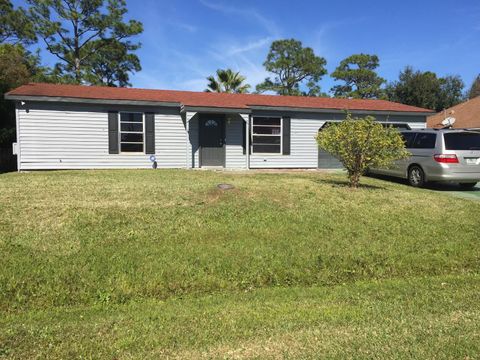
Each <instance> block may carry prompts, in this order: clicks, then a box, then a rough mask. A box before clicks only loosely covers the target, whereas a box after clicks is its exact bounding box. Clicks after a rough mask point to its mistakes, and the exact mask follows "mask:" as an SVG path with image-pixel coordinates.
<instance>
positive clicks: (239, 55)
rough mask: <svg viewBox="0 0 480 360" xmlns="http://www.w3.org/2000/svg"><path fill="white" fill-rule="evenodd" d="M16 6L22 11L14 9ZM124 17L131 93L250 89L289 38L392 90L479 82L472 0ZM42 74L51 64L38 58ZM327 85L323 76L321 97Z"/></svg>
mask: <svg viewBox="0 0 480 360" xmlns="http://www.w3.org/2000/svg"><path fill="white" fill-rule="evenodd" d="M14 3H15V4H17V5H23V4H24V2H23V1H14ZM127 5H128V8H129V13H128V17H130V18H135V19H137V20H140V21H141V22H143V24H144V32H143V34H142V35H140V36H138V41H140V42H141V43H142V48H141V50H139V51H138V55H139V57H140V59H141V63H142V67H143V70H142V71H141V72H139V73H137V74H135V75H133V76H132V77H131V82H132V84H133V86H134V87H143V88H161V89H180V90H203V89H204V88H205V86H206V83H207V82H206V80H205V77H207V76H208V75H210V74H212V73H214V71H215V70H216V69H217V68H226V67H231V68H233V69H235V70H237V71H240V72H241V73H242V74H244V75H245V76H246V77H247V80H248V82H249V83H250V84H252V85H256V84H257V83H259V82H261V81H262V80H263V79H264V78H265V77H266V76H267V75H268V74H267V73H266V72H265V70H264V68H263V66H262V63H263V61H264V60H265V57H266V54H267V52H268V49H269V45H270V43H271V42H272V41H273V40H276V39H283V38H295V39H298V40H301V41H302V42H303V44H304V45H305V46H310V47H312V48H313V49H314V51H315V52H316V54H317V55H320V56H323V57H325V58H326V60H327V69H328V71H329V72H332V71H333V70H334V69H335V67H336V66H337V65H338V63H339V61H340V60H341V59H343V58H345V57H347V56H349V55H351V54H354V53H359V52H364V53H370V54H377V55H378V56H379V57H380V68H379V70H378V72H379V74H380V75H381V76H383V77H384V78H386V79H388V80H394V79H396V78H397V77H398V73H399V71H400V70H401V69H403V68H404V67H405V66H406V65H412V66H413V67H414V68H416V69H420V70H431V71H434V72H436V73H437V74H439V75H440V76H444V75H447V74H458V75H460V76H461V77H462V78H463V80H464V81H465V83H466V85H467V86H469V85H470V84H471V82H472V81H473V79H474V77H475V76H476V75H477V74H478V73H480V1H479V0H436V1H434V0H416V1H413V0H403V1H388V0H370V1H369V0H364V1H354V0H344V1H324V0H317V1H301V0H299V1H296V2H294V1H283V0H282V1H280V0H266V1H259V0H257V1H253V0H243V1H233V0H232V1H221V0H182V1H180V0H170V1H163V0H145V1H144V0H136V1H135V0H127ZM44 61H45V62H48V63H50V64H53V63H54V62H55V59H54V58H52V57H50V56H48V55H47V54H44ZM333 85H334V83H333V80H332V79H331V78H330V77H329V76H325V77H324V78H323V79H322V81H321V86H322V90H324V91H328V90H330V88H331V87H332V86H333Z"/></svg>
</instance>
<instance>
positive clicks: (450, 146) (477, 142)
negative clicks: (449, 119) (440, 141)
mask: <svg viewBox="0 0 480 360" xmlns="http://www.w3.org/2000/svg"><path fill="white" fill-rule="evenodd" d="M443 137H444V139H445V148H446V149H447V150H480V133H477V132H459V133H446V134H443Z"/></svg>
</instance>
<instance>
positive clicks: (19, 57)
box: [0, 43, 56, 147]
mask: <svg viewBox="0 0 480 360" xmlns="http://www.w3.org/2000/svg"><path fill="white" fill-rule="evenodd" d="M55 80H56V77H55V74H54V73H52V71H51V70H50V69H48V68H46V67H43V66H41V65H40V57H39V55H38V53H37V54H32V53H30V52H28V51H26V50H25V48H24V47H23V46H22V45H20V44H16V45H14V44H8V43H7V44H1V45H0V94H1V96H0V147H10V146H11V143H12V142H14V141H15V106H14V103H13V102H11V101H7V100H5V99H4V97H3V94H5V93H6V92H8V91H10V90H12V89H14V88H16V87H18V86H20V85H23V84H26V83H28V82H30V81H43V82H50V81H55Z"/></svg>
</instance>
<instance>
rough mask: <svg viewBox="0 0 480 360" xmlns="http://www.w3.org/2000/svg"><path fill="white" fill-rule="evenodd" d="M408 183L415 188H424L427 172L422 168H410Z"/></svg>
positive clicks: (413, 166)
mask: <svg viewBox="0 0 480 360" xmlns="http://www.w3.org/2000/svg"><path fill="white" fill-rule="evenodd" d="M408 183H409V184H410V185H411V186H413V187H423V186H424V185H425V183H426V181H425V172H424V171H423V169H422V168H421V167H420V166H418V165H412V166H410V168H409V169H408Z"/></svg>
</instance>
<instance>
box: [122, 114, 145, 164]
mask: <svg viewBox="0 0 480 360" xmlns="http://www.w3.org/2000/svg"><path fill="white" fill-rule="evenodd" d="M122 114H141V115H142V132H141V134H142V135H143V141H142V144H143V150H142V151H122V143H123V144H138V143H132V142H128V141H122V133H124V134H140V132H139V131H122V122H123V123H129V124H138V122H135V121H122ZM118 147H119V149H118V150H119V152H118V153H119V154H121V155H139V154H145V113H143V112H140V111H119V112H118Z"/></svg>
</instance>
